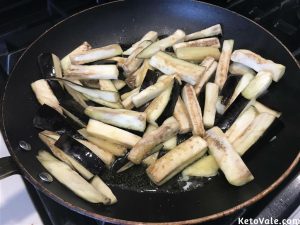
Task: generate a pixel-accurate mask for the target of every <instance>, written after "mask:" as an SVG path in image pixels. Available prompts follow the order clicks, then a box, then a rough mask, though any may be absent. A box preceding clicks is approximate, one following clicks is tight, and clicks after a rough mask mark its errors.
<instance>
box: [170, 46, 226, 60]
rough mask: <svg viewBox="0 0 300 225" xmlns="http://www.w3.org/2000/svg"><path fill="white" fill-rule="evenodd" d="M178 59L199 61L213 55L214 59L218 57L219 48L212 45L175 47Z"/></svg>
mask: <svg viewBox="0 0 300 225" xmlns="http://www.w3.org/2000/svg"><path fill="white" fill-rule="evenodd" d="M175 52H176V56H177V58H178V59H183V60H186V61H192V62H201V61H202V60H203V59H205V58H206V57H213V58H214V59H215V60H218V59H219V58H220V54H221V53H220V50H219V49H218V48H214V47H182V48H178V49H176V51H175Z"/></svg>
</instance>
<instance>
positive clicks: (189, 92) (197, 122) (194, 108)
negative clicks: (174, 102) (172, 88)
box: [181, 84, 205, 137]
mask: <svg viewBox="0 0 300 225" xmlns="http://www.w3.org/2000/svg"><path fill="white" fill-rule="evenodd" d="M181 95H182V96H181V97H182V100H183V102H184V104H185V106H186V109H187V111H188V114H189V117H190V120H191V124H192V132H193V134H194V135H199V136H201V137H203V136H204V134H205V130H204V125H203V119H202V112H201V108H200V105H199V102H198V99H197V96H196V93H195V90H194V88H193V86H191V85H189V84H186V85H185V86H184V87H183V89H182V94H181Z"/></svg>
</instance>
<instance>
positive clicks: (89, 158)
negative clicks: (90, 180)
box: [55, 134, 105, 175]
mask: <svg viewBox="0 0 300 225" xmlns="http://www.w3.org/2000/svg"><path fill="white" fill-rule="evenodd" d="M55 146H56V147H58V148H59V149H61V150H62V151H64V152H65V153H66V154H68V155H69V156H71V157H72V158H74V159H75V160H77V161H78V162H79V163H80V164H81V165H82V166H84V167H85V168H86V169H87V170H89V171H90V172H91V173H93V174H96V175H98V174H100V173H101V172H102V171H103V170H104V169H105V164H104V162H103V161H102V160H101V159H100V158H99V157H98V156H97V155H96V154H95V153H93V152H92V151H91V150H90V149H88V148H87V147H85V146H84V145H83V144H81V143H80V142H78V141H76V140H75V139H73V138H72V137H71V136H69V135H67V134H63V135H61V136H60V138H59V139H58V140H57V141H56V142H55Z"/></svg>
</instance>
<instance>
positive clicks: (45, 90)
mask: <svg viewBox="0 0 300 225" xmlns="http://www.w3.org/2000/svg"><path fill="white" fill-rule="evenodd" d="M31 88H32V90H33V92H34V94H35V96H36V98H37V100H38V102H39V103H40V104H41V105H44V104H46V105H49V106H51V107H52V108H54V109H55V110H57V111H58V112H59V113H60V114H62V113H63V112H62V108H61V107H60V105H59V101H58V99H57V98H56V96H55V95H54V93H53V91H52V90H51V88H50V87H49V84H48V83H47V81H46V80H43V79H41V80H37V81H35V82H33V83H31Z"/></svg>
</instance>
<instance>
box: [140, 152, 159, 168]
mask: <svg viewBox="0 0 300 225" xmlns="http://www.w3.org/2000/svg"><path fill="white" fill-rule="evenodd" d="M158 153H159V152H155V153H153V154H152V155H149V156H148V157H146V158H145V159H144V160H143V162H142V163H143V164H144V165H146V166H147V167H148V166H150V165H151V164H153V163H155V161H156V160H157V156H158Z"/></svg>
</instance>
